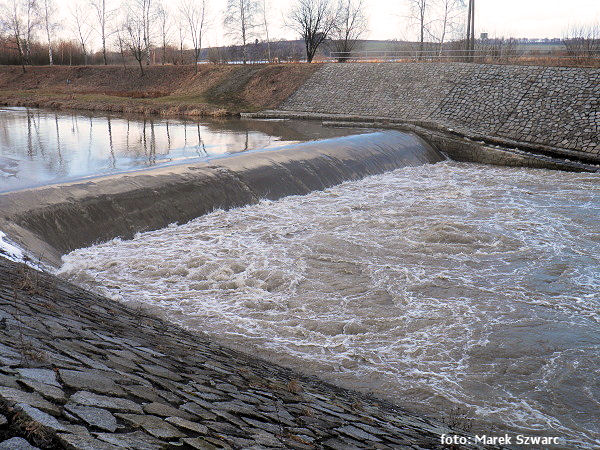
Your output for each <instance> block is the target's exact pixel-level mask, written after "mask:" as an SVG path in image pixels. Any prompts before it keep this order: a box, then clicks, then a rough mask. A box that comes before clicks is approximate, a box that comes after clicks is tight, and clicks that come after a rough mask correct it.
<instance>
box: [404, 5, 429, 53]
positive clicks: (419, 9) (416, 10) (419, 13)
mask: <svg viewBox="0 0 600 450" xmlns="http://www.w3.org/2000/svg"><path fill="white" fill-rule="evenodd" d="M406 1H407V2H408V5H409V6H410V14H411V16H410V18H411V19H413V20H416V21H417V22H418V24H419V52H420V54H421V55H422V54H423V50H424V45H425V31H426V29H427V25H428V24H427V22H426V18H427V13H428V12H429V11H428V10H429V6H430V5H429V0H406Z"/></svg>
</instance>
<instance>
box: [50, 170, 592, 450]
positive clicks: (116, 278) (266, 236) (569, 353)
mask: <svg viewBox="0 0 600 450" xmlns="http://www.w3.org/2000/svg"><path fill="white" fill-rule="evenodd" d="M598 211H600V176H599V175H597V174H573V173H566V172H555V171H546V170H531V169H524V168H499V167H492V166H484V165H476V164H459V163H454V162H442V163H438V164H435V165H425V166H420V167H407V168H403V169H398V170H396V171H394V172H390V173H386V174H383V175H377V176H371V177H368V178H365V179H363V180H360V181H352V182H347V183H344V184H342V185H339V186H337V187H334V188H330V189H327V190H325V191H322V192H314V193H311V194H308V195H305V196H292V197H287V198H284V199H282V200H279V201H262V202H260V203H259V204H256V205H251V206H247V207H244V208H239V209H234V210H230V211H222V210H217V211H214V212H213V213H211V214H208V215H206V216H203V217H199V218H197V219H195V220H193V221H191V222H189V223H187V224H184V225H172V226H169V227H167V228H165V229H162V230H158V231H153V232H147V233H142V234H138V235H137V236H136V237H135V238H134V239H133V240H129V241H121V240H119V239H115V240H112V241H110V242H107V243H103V244H99V245H95V246H93V247H90V248H84V249H79V250H76V251H74V252H72V253H70V254H68V255H66V256H65V257H64V265H63V267H62V268H61V269H60V274H61V275H62V276H63V277H66V278H67V279H69V280H72V281H74V282H76V283H79V284H82V285H84V286H88V287H91V288H93V289H95V290H98V291H100V292H102V293H104V294H106V295H108V296H110V297H112V298H114V299H117V300H119V301H122V302H126V303H130V304H132V305H140V304H143V305H144V306H145V307H146V308H148V309H150V310H151V311H153V312H154V313H157V314H160V315H162V316H164V317H166V318H168V319H169V320H171V321H173V322H176V323H178V324H181V325H183V326H184V327H187V328H188V329H190V330H193V331H195V332H202V333H206V334H208V335H210V336H213V337H214V338H215V339H218V340H220V341H223V342H225V343H226V344H228V345H231V346H234V347H237V348H240V349H242V350H244V351H251V352H252V353H254V354H258V355H262V356H263V357H265V358H268V359H271V360H275V361H277V362H279V363H282V364H285V365H289V366H293V367H296V368H300V369H301V370H304V371H306V372H310V373H317V374H319V375H321V376H322V377H325V378H327V379H329V380H331V381H333V382H335V383H338V384H342V385H344V386H349V387H352V388H358V389H362V390H365V391H368V392H373V393H375V394H376V395H379V396H383V397H386V398H390V399H392V400H394V401H395V402H397V403H399V404H400V405H403V406H406V407H407V408H410V409H412V410H415V409H417V410H419V411H421V412H423V413H426V414H430V415H433V416H437V417H440V414H441V415H442V418H445V419H446V420H450V421H453V422H456V423H458V424H459V425H462V426H469V424H470V423H471V421H472V426H473V431H476V432H487V433H491V432H503V431H509V432H515V433H516V432H520V433H526V434H535V435H546V436H560V437H563V438H565V439H567V440H568V441H569V443H570V444H573V445H575V444H577V445H581V446H593V445H600V413H599V412H600V376H599V372H598V370H599V368H600V221H599V220H598Z"/></svg>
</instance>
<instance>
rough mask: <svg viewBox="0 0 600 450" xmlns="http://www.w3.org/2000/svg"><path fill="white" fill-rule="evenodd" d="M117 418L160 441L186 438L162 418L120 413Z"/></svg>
mask: <svg viewBox="0 0 600 450" xmlns="http://www.w3.org/2000/svg"><path fill="white" fill-rule="evenodd" d="M117 416H118V417H119V418H121V419H123V420H125V421H126V422H128V423H130V424H131V425H134V426H137V427H140V428H143V429H144V430H146V431H147V432H148V433H149V434H151V435H152V436H154V437H156V438H159V439H172V438H179V437H185V436H186V435H185V434H183V433H182V432H181V431H179V430H178V429H177V428H175V427H174V426H172V425H170V424H169V423H168V422H166V421H164V420H163V419H161V418H160V417H156V416H147V415H142V414H121V413H118V414H117Z"/></svg>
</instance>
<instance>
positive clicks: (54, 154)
mask: <svg viewBox="0 0 600 450" xmlns="http://www.w3.org/2000/svg"><path fill="white" fill-rule="evenodd" d="M363 132H364V131H363ZM354 133H356V130H350V129H333V128H323V127H322V126H321V125H320V124H318V123H314V122H312V123H311V122H301V121H257V120H252V121H250V120H233V119H227V120H220V121H207V120H203V121H202V122H195V121H190V120H173V119H170V120H167V119H160V118H145V119H144V118H140V117H139V116H138V117H136V116H132V117H129V118H128V117H123V115H118V116H117V115H100V114H85V113H81V112H74V113H65V112H54V111H50V110H43V109H35V108H34V109H31V108H0V192H3V191H9V190H15V189H20V188H25V187H32V186H39V185H43V184H52V183H58V182H61V181H67V180H73V179H80V178H85V177H90V176H98V175H106V174H111V173H119V172H127V171H132V170H139V169H146V168H148V167H151V166H163V165H169V164H178V163H188V162H195V161H203V160H207V159H210V158H215V157H220V156H226V155H229V154H233V153H238V152H243V151H248V150H261V149H267V148H272V147H279V146H282V145H286V144H291V143H296V142H302V141H309V140H314V139H323V138H330V137H336V136H344V135H348V134H354Z"/></svg>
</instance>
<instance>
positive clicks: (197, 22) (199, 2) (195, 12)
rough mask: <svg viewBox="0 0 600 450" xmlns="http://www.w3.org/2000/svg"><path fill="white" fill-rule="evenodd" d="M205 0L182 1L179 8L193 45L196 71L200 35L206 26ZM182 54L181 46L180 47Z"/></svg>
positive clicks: (200, 48)
mask: <svg viewBox="0 0 600 450" xmlns="http://www.w3.org/2000/svg"><path fill="white" fill-rule="evenodd" d="M207 3H208V2H207V0H196V2H190V1H183V2H182V3H181V6H180V8H179V10H180V13H181V16H182V17H183V19H184V20H185V22H186V24H187V27H188V32H189V34H190V38H191V40H192V45H193V46H194V65H195V67H196V72H198V58H199V57H200V52H201V51H202V35H203V33H204V31H205V28H206V7H207ZM181 52H182V54H183V46H182V48H181Z"/></svg>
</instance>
